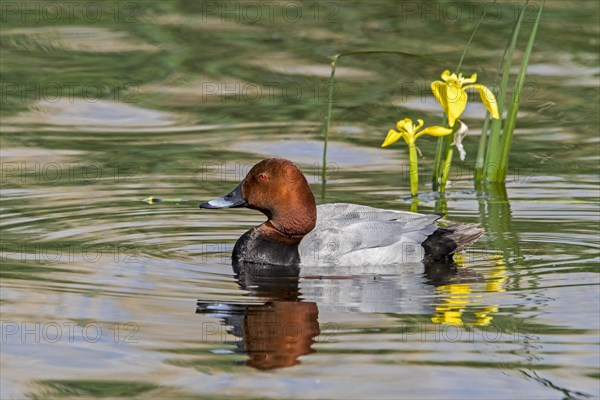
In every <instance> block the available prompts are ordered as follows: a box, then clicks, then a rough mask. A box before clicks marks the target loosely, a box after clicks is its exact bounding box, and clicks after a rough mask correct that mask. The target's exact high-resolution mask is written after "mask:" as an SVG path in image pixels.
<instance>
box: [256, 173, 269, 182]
mask: <svg viewBox="0 0 600 400" xmlns="http://www.w3.org/2000/svg"><path fill="white" fill-rule="evenodd" d="M258 180H260V181H266V180H267V176H266V175H265V174H260V175H259V176H258Z"/></svg>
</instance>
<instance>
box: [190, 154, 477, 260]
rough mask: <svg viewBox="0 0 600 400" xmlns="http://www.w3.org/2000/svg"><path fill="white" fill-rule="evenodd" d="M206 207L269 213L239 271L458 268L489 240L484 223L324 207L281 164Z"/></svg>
mask: <svg viewBox="0 0 600 400" xmlns="http://www.w3.org/2000/svg"><path fill="white" fill-rule="evenodd" d="M199 207H200V208H202V209H226V208H236V207H246V208H249V209H252V210H256V211H259V212H261V213H263V214H264V215H265V216H266V217H267V220H266V221H265V222H264V223H262V224H260V225H258V226H256V227H254V228H252V229H250V230H249V231H247V232H246V233H244V234H243V235H241V236H240V238H239V239H238V240H237V242H236V243H235V246H234V248H233V252H232V262H233V263H234V264H244V265H250V264H254V265H259V266H261V268H269V266H277V265H279V266H285V267H288V268H289V267H303V266H336V267H349V268H350V267H351V268H356V267H358V268H367V267H368V266H374V265H375V266H390V268H392V269H393V266H394V265H398V264H405V263H415V262H422V261H432V262H436V263H444V262H448V263H451V262H452V261H453V255H454V254H455V253H456V252H457V251H460V250H462V249H464V248H465V247H467V246H469V245H471V244H472V243H474V242H475V241H477V240H478V239H479V238H480V237H481V235H482V234H483V230H482V229H481V228H480V227H479V225H478V224H475V223H471V224H459V223H452V222H446V221H442V220H441V218H442V217H443V214H419V213H413V212H407V211H397V210H385V209H379V208H374V207H370V206H365V205H359V204H349V203H329V204H321V205H318V206H317V204H316V200H315V196H314V194H313V192H312V190H311V188H310V186H309V184H308V181H307V179H306V177H305V176H304V174H303V173H302V171H301V170H300V168H298V166H297V165H296V164H294V163H293V162H292V161H290V160H286V159H281V158H268V159H265V160H262V161H260V162H258V163H257V164H255V165H254V166H253V167H252V168H251V169H250V170H249V172H248V173H247V175H246V176H245V178H244V179H243V180H242V181H241V182H240V183H239V185H238V186H237V187H236V188H235V189H233V190H232V191H231V192H230V193H228V194H226V195H225V196H223V197H219V198H216V199H213V200H210V201H207V202H204V203H201V204H200V205H199Z"/></svg>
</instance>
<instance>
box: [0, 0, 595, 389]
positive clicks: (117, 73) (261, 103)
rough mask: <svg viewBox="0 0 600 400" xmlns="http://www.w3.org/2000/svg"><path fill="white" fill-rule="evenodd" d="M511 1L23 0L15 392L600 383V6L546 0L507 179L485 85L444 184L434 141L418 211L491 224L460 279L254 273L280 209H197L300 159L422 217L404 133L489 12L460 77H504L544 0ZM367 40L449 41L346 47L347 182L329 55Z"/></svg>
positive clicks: (17, 26)
mask: <svg viewBox="0 0 600 400" xmlns="http://www.w3.org/2000/svg"><path fill="white" fill-rule="evenodd" d="M499 3H500V4H499V5H496V4H492V3H490V2H481V3H476V2H443V1H439V2H427V3H420V2H395V1H389V2H382V1H369V2H358V1H344V2H336V1H332V2H329V1H322V2H316V1H300V2H291V3H287V2H281V3H279V2H268V1H267V2H253V1H244V2H235V1H230V2H214V1H205V2H201V1H198V2H196V1H177V2H176V1H172V2H171V1H168V2H167V1H162V2H159V1H123V2H116V1H106V2H83V1H81V2H69V1H67V2H42V1H31V2H20V1H14V2H12V1H5V2H2V3H0V12H1V14H0V19H1V24H2V25H1V26H2V28H1V31H0V62H1V68H0V74H1V78H2V82H1V89H2V90H1V93H0V95H1V99H0V101H1V103H0V105H1V110H0V117H1V133H2V136H1V140H0V144H1V153H0V155H1V163H2V177H1V179H2V204H1V208H2V227H1V235H2V238H1V239H2V268H1V270H0V271H1V293H0V300H1V303H0V306H1V308H2V342H1V351H2V358H1V367H2V374H1V380H2V381H1V385H0V387H1V393H0V397H1V398H2V399H5V398H23V397H31V398H55V397H58V398H73V397H76V398H87V397H107V398H117V397H123V398H149V397H153V398H176V397H177V398H228V397H232V398H360V399H362V398H449V399H459V398H460V399H463V398H471V399H480V398H490V399H498V398H540V399H541V398H543V399H548V398H552V399H554V398H556V399H559V398H589V397H598V396H599V395H600V386H599V385H600V380H599V378H600V372H599V371H600V365H599V363H600V361H599V359H600V354H599V347H598V343H599V339H598V334H599V331H600V321H599V318H600V317H599V315H600V309H599V308H600V307H599V290H598V288H599V285H598V283H599V279H598V259H599V256H598V248H599V230H598V225H599V211H600V210H599V207H598V206H599V202H600V193H599V185H598V177H599V171H598V161H599V158H600V156H599V153H600V148H599V139H598V138H599V136H598V124H599V122H600V121H599V118H598V117H599V110H598V104H599V100H600V99H599V95H598V87H599V83H600V81H599V76H600V67H599V45H600V40H599V39H598V37H599V31H600V29H599V22H600V21H599V6H598V3H597V2H595V1H576V2H561V1H554V0H550V1H548V2H547V4H546V9H545V12H544V15H543V19H542V23H541V25H540V30H539V32H538V40H537V43H536V46H535V49H534V52H533V55H532V59H531V64H530V68H529V75H528V81H527V83H526V87H525V92H524V93H525V95H524V99H523V104H522V107H521V110H520V112H519V120H518V123H517V130H516V134H515V138H514V144H513V152H512V156H511V161H510V171H509V174H508V175H509V176H508V182H507V184H506V190H504V188H502V187H488V188H486V190H483V191H476V190H475V189H474V184H473V182H472V180H471V179H472V170H473V165H474V157H475V153H476V149H477V143H478V132H479V128H480V127H481V125H482V123H483V113H484V107H483V105H482V104H481V103H479V102H478V100H477V98H476V97H474V98H473V99H472V100H473V101H472V102H471V103H470V105H469V106H468V108H467V111H466V113H465V115H464V121H465V122H466V123H467V124H468V125H469V127H470V128H471V135H470V136H468V137H467V138H466V139H465V142H464V144H465V148H466V150H467V158H466V160H465V161H464V162H460V161H455V164H454V165H453V167H452V171H451V174H450V180H451V181H452V182H451V186H450V187H449V188H448V193H447V201H446V202H442V201H440V200H439V199H437V198H436V196H434V195H432V194H431V193H430V192H429V191H428V189H429V188H428V187H427V185H426V184H427V182H429V180H430V174H431V165H432V161H433V160H432V157H433V154H434V151H435V141H434V140H433V139H431V138H426V137H423V138H422V139H420V140H419V148H420V149H421V151H422V152H423V155H424V159H422V161H421V173H422V175H423V176H422V179H421V191H422V192H423V197H422V200H421V202H420V203H419V205H418V206H419V209H418V210H419V212H423V213H430V212H435V211H439V210H440V209H444V210H445V212H446V213H447V218H449V219H452V220H456V221H464V222H478V223H480V224H482V225H483V226H484V227H485V229H486V235H485V236H484V237H483V238H482V239H481V240H480V241H479V242H478V243H477V244H476V245H475V246H473V248H471V249H469V250H468V251H466V252H464V253H463V254H462V255H461V257H460V260H459V267H458V269H457V270H456V271H450V272H448V271H438V270H431V269H428V270H426V271H423V269H422V266H421V265H417V266H414V265H413V266H412V267H410V268H409V267H406V268H403V269H402V270H401V271H398V270H386V271H374V270H371V269H366V270H364V271H355V270H353V271H352V274H350V276H346V277H343V276H342V277H340V276H337V277H326V278H322V279H309V278H300V279H299V280H292V281H285V282H278V283H277V284H272V282H271V284H266V285H265V287H262V286H261V285H258V286H256V285H255V286H252V285H249V286H248V285H244V286H243V287H240V284H238V282H237V280H236V278H235V276H234V273H233V271H232V267H231V263H230V259H229V256H230V253H231V250H232V247H233V244H234V243H235V241H236V239H237V238H238V237H239V236H240V235H241V234H242V233H243V232H245V231H246V230H247V229H249V228H250V227H252V226H254V225H256V224H257V223H260V222H261V221H263V217H262V215H260V214H258V213H256V212H254V211H251V210H227V211H220V212H214V211H213V212H211V211H208V210H199V209H198V208H197V206H198V203H199V202H200V201H202V200H207V199H211V198H214V197H217V196H220V195H223V194H225V193H227V192H228V191H229V190H231V189H232V188H233V187H235V185H237V182H238V181H239V180H240V179H242V178H243V176H244V174H245V173H246V172H247V170H248V169H249V167H250V166H251V165H253V164H254V163H255V162H257V161H259V160H261V159H262V158H266V157H269V156H279V157H285V158H289V159H292V160H293V161H295V162H296V163H297V164H298V165H299V166H300V167H301V168H302V169H303V171H304V173H305V174H306V176H307V178H308V180H309V183H310V184H311V186H312V187H313V190H314V191H315V194H316V195H317V198H318V199H320V202H352V203H360V204H365V205H370V206H374V207H381V208H390V209H397V210H409V209H410V206H411V204H410V203H409V202H407V201H406V200H405V199H406V197H407V196H408V195H409V194H410V193H409V192H410V190H409V180H408V169H407V151H406V148H405V147H404V146H402V145H401V144H400V142H399V143H397V144H396V145H393V146H391V147H390V148H386V149H381V148H380V147H379V146H380V144H381V142H382V141H383V139H384V137H385V135H386V133H387V131H388V130H389V129H390V128H392V127H393V126H394V124H395V122H396V120H398V119H401V118H404V117H412V118H413V119H415V118H423V119H425V120H426V122H427V123H428V124H437V123H438V121H440V119H441V115H440V113H439V107H438V106H437V105H436V104H435V103H434V101H433V98H432V97H431V95H430V91H429V82H430V81H431V80H433V79H438V78H439V74H440V73H441V72H442V71H443V70H444V69H452V68H453V66H455V65H456V63H457V62H458V60H459V58H460V55H461V53H462V50H463V48H464V45H465V43H466V42H467V40H468V38H469V36H470V34H471V32H472V31H473V29H474V27H475V25H476V23H477V21H478V19H479V17H480V16H481V13H482V12H483V10H485V9H488V12H489V14H488V18H487V19H486V20H485V21H484V23H483V25H482V26H481V28H480V32H479V34H478V36H477V37H476V38H475V40H474V42H473V44H472V47H471V49H470V51H469V54H468V55H467V57H466V61H465V63H464V65H463V68H462V71H463V72H464V73H465V74H469V75H470V74H471V73H472V72H477V74H478V76H479V81H480V82H481V83H484V84H486V85H488V86H491V87H493V86H494V85H493V79H494V76H495V71H496V68H497V66H498V63H499V60H500V57H501V56H502V52H503V49H504V46H505V45H506V42H507V40H508V38H509V36H510V32H511V26H512V23H513V22H514V20H515V18H516V15H517V12H518V7H519V3H517V2H504V1H503V2H499ZM529 7H530V8H529V9H527V14H526V20H525V21H526V22H525V24H524V28H523V29H524V32H525V33H526V32H528V30H529V28H530V27H531V25H532V23H533V19H534V16H535V12H536V11H537V7H539V2H531V4H530V6H529ZM524 39H525V38H524ZM524 44H525V40H523V41H522V44H521V45H522V47H521V48H524ZM353 50H399V51H405V52H409V53H419V54H426V55H428V56H429V58H428V59H418V58H408V57H401V56H395V55H377V56H369V57H348V58H346V59H343V60H342V61H341V62H340V64H339V68H338V72H337V77H338V81H337V86H336V95H335V103H334V109H333V121H332V129H331V135H330V142H329V151H328V162H329V165H328V168H327V176H328V183H327V186H326V190H325V191H324V192H323V188H322V187H321V185H320V177H321V167H322V165H321V160H322V159H321V157H322V154H321V151H322V142H321V139H322V130H321V129H322V123H323V118H324V115H325V111H326V104H325V99H326V96H327V90H326V89H327V86H326V83H327V78H328V76H329V73H330V71H329V59H328V57H329V56H331V55H333V54H335V53H340V52H346V51H353ZM516 72H517V71H516V70H515V73H516ZM149 196H154V197H159V198H165V199H170V198H183V199H185V200H186V201H181V202H179V203H177V202H163V203H157V204H152V205H150V204H147V203H144V202H142V201H141V200H142V199H145V198H147V197H149ZM197 302H198V307H197Z"/></svg>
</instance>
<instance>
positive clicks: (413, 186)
mask: <svg viewBox="0 0 600 400" xmlns="http://www.w3.org/2000/svg"><path fill="white" fill-rule="evenodd" d="M408 160H409V168H410V194H411V195H412V196H413V197H416V196H417V194H418V193H419V160H418V159H417V147H416V146H415V142H410V143H408Z"/></svg>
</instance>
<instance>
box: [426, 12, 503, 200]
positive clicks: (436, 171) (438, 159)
mask: <svg viewBox="0 0 600 400" xmlns="http://www.w3.org/2000/svg"><path fill="white" fill-rule="evenodd" d="M495 2H496V0H494V1H493V2H492V3H491V4H494V3H495ZM487 10H488V8H486V12H484V13H483V15H482V16H481V18H479V21H478V22H477V25H476V26H475V29H474V30H473V33H471V36H470V37H469V40H468V41H467V45H466V46H465V49H464V50H463V52H462V55H461V56H460V60H459V61H458V65H457V66H456V74H458V73H459V72H460V69H461V68H462V64H463V61H464V59H465V57H466V55H467V52H468V51H469V47H471V43H472V42H473V39H474V38H475V35H476V34H477V31H478V30H479V27H480V26H481V23H482V22H483V20H484V18H485V16H486V14H487ZM445 120H446V115H444V118H443V119H442V123H443V122H444V121H445ZM448 143H452V142H451V141H450V142H448V138H447V137H445V136H441V137H439V138H438V144H437V149H436V151H435V153H436V154H435V163H434V165H433V175H432V176H431V186H432V190H433V191H436V190H438V189H439V187H438V185H440V173H443V171H442V168H444V167H443V165H442V157H443V156H444V154H446V153H447V152H448ZM446 155H447V154H446ZM442 179H443V178H442ZM443 190H445V188H444V189H443Z"/></svg>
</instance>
